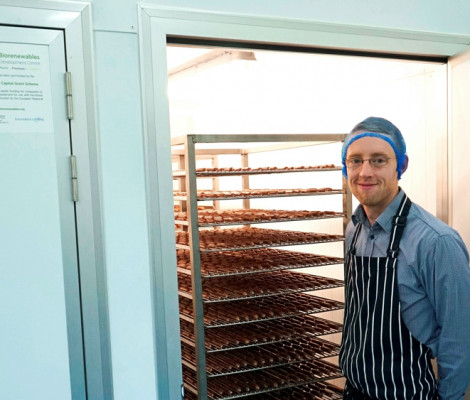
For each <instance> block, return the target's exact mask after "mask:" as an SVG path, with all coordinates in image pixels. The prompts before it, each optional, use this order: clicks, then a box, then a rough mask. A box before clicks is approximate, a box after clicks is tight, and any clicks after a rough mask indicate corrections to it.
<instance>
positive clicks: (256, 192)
mask: <svg viewBox="0 0 470 400" xmlns="http://www.w3.org/2000/svg"><path fill="white" fill-rule="evenodd" d="M333 191H338V192H339V191H341V189H336V190H335V189H332V188H329V187H327V188H305V189H243V190H230V191H215V190H198V192H197V198H198V199H199V200H202V199H208V198H230V197H243V198H247V197H264V196H279V195H293V194H311V193H328V192H333ZM173 195H174V196H186V192H179V191H175V192H173Z"/></svg>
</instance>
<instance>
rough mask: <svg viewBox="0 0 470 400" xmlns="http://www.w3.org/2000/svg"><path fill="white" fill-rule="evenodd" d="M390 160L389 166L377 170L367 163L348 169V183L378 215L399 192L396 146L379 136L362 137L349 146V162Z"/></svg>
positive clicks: (369, 208) (357, 195)
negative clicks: (375, 159)
mask: <svg viewBox="0 0 470 400" xmlns="http://www.w3.org/2000/svg"><path fill="white" fill-rule="evenodd" d="M379 156H381V157H386V158H390V159H389V160H388V162H387V164H386V165H384V166H382V167H380V168H374V167H373V166H372V165H371V164H370V163H369V162H368V161H364V162H363V163H362V165H360V166H359V167H358V168H356V169H351V168H348V183H349V187H350V188H351V191H352V193H353V194H354V196H355V197H356V198H357V199H358V200H359V202H360V203H361V204H362V205H363V206H364V208H365V209H366V211H367V210H369V211H372V212H373V213H374V214H375V215H376V216H378V215H380V214H381V213H382V211H384V210H385V208H387V206H388V205H389V204H390V203H391V201H392V200H393V199H394V198H395V196H396V195H397V193H398V173H397V160H396V156H395V152H394V151H393V148H392V146H390V145H389V144H388V143H387V142H386V141H385V140H382V139H380V138H376V137H370V136H365V137H362V138H360V139H358V140H356V141H354V142H353V143H351V144H350V146H349V147H348V151H347V154H346V160H348V159H350V158H352V157H354V158H359V159H362V160H367V159H370V158H374V157H379Z"/></svg>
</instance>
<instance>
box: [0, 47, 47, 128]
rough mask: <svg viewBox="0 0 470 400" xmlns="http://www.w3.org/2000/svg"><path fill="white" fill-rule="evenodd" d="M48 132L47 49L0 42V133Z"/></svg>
mask: <svg viewBox="0 0 470 400" xmlns="http://www.w3.org/2000/svg"><path fill="white" fill-rule="evenodd" d="M52 130H53V120H52V99H51V78H50V73H49V49H48V47H47V46H44V45H32V44H22V43H1V42H0V133H2V132H5V133H20V132H25V133H28V132H31V133H32V132H35V133H41V132H50V131H52Z"/></svg>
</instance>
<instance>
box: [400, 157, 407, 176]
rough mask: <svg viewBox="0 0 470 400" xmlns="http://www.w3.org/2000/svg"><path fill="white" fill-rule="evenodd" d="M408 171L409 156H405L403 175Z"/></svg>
mask: <svg viewBox="0 0 470 400" xmlns="http://www.w3.org/2000/svg"><path fill="white" fill-rule="evenodd" d="M407 169H408V155H407V154H405V158H404V159H403V164H402V165H401V173H402V174H403V173H404V172H405V171H406V170H407Z"/></svg>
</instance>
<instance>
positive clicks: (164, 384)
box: [138, 4, 470, 398]
mask: <svg viewBox="0 0 470 400" xmlns="http://www.w3.org/2000/svg"><path fill="white" fill-rule="evenodd" d="M138 12H139V20H138V21H139V41H140V54H141V61H140V63H141V82H142V102H143V112H144V116H143V122H144V146H145V164H146V166H145V168H146V171H145V172H146V187H147V207H148V217H147V220H148V226H149V243H150V245H149V246H150V248H149V255H150V263H151V270H152V274H153V277H152V279H153V283H154V285H155V288H154V289H153V292H152V296H153V299H152V302H153V309H154V322H153V323H154V331H155V343H156V346H155V359H156V366H157V380H158V383H157V385H158V393H159V394H160V396H163V397H164V398H167V397H168V396H169V398H177V397H176V396H177V393H178V392H177V390H178V388H179V386H180V385H181V380H182V377H181V370H180V369H181V368H180V366H179V365H178V364H179V359H178V358H179V347H178V341H179V338H178V337H176V336H175V335H174V334H173V333H174V332H175V331H178V326H179V322H178V296H177V293H178V291H177V282H176V274H175V273H174V271H175V270H176V266H175V265H174V264H175V260H174V252H175V244H174V238H173V237H172V235H171V234H170V233H171V232H173V231H174V225H173V224H174V221H173V220H172V219H173V218H172V217H173V210H172V208H171V205H172V201H171V193H172V186H171V182H172V173H171V154H170V153H171V151H170V147H171V146H170V121H169V105H168V100H167V98H166V89H167V85H168V77H167V75H168V72H167V65H166V46H167V42H168V41H169V40H171V41H174V42H175V41H176V42H179V41H181V40H190V41H191V40H196V41H209V42H210V41H211V40H212V41H213V42H214V41H215V42H218V43H219V44H220V43H222V42H226V43H227V46H228V44H229V43H236V42H241V43H243V42H245V43H260V44H272V45H277V46H286V47H289V46H296V47H299V48H301V47H310V48H317V49H324V50H325V49H327V50H328V49H329V50H330V51H335V49H336V51H338V49H343V50H348V51H355V52H358V54H359V53H362V54H366V53H367V54H368V55H371V54H377V55H378V54H402V55H403V54H406V55H408V56H411V57H414V56H416V57H418V58H419V57H421V56H436V57H444V58H447V57H449V56H451V55H454V54H456V53H458V52H459V51H462V50H463V49H464V48H465V47H466V46H468V45H469V44H470V37H469V36H465V35H450V34H439V33H434V32H418V31H405V30H398V29H388V28H376V27H367V26H353V25H345V24H336V23H324V22H316V21H311V20H301V19H296V20H293V19H291V20H289V19H283V18H272V17H264V16H250V15H242V14H232V13H224V12H204V11H199V10H195V9H184V8H173V7H164V6H160V7H159V6H154V5H148V4H139V5H138ZM157 143H158V146H157ZM442 192H443V193H441V194H440V195H443V196H446V190H443V191H442ZM439 204H442V202H440V203H439ZM172 396H173V397H172Z"/></svg>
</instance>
